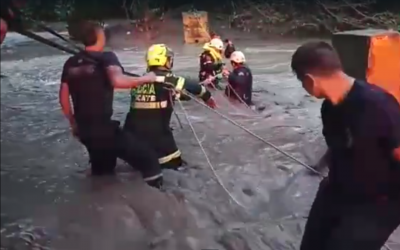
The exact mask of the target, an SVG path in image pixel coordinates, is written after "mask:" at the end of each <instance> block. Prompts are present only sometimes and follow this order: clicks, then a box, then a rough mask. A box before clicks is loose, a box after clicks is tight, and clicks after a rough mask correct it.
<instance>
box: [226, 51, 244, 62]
mask: <svg viewBox="0 0 400 250" xmlns="http://www.w3.org/2000/svg"><path fill="white" fill-rule="evenodd" d="M230 60H231V62H235V63H244V62H246V58H245V57H244V54H243V52H242V51H234V52H233V53H232V54H231V58H230Z"/></svg>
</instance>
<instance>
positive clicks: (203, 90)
mask: <svg viewBox="0 0 400 250" xmlns="http://www.w3.org/2000/svg"><path fill="white" fill-rule="evenodd" d="M206 92H207V89H206V87H204V86H201V92H200V94H198V96H199V97H202V96H203V95H204V94H205V93H206Z"/></svg>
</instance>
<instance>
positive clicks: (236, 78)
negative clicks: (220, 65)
mask: <svg viewBox="0 0 400 250" xmlns="http://www.w3.org/2000/svg"><path fill="white" fill-rule="evenodd" d="M230 61H231V65H232V68H233V71H232V72H229V71H227V70H226V71H224V72H223V74H224V76H225V77H227V78H228V85H227V86H226V88H225V95H226V96H227V97H228V98H230V99H233V100H237V101H239V102H244V103H246V104H247V105H248V106H251V105H253V103H252V101H251V99H252V98H251V97H252V92H253V74H252V73H251V70H250V69H249V68H248V67H247V66H246V65H245V62H246V58H245V57H244V54H243V53H242V52H241V51H234V52H233V53H232V54H231V57H230Z"/></svg>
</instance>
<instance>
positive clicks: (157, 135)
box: [124, 44, 215, 169]
mask: <svg viewBox="0 0 400 250" xmlns="http://www.w3.org/2000/svg"><path fill="white" fill-rule="evenodd" d="M146 62H147V69H148V71H149V72H152V73H154V74H156V75H157V79H158V80H157V82H159V81H162V82H164V84H158V83H154V82H149V83H148V84H146V85H143V86H140V87H138V88H136V89H132V91H131V106H130V110H129V113H128V114H127V116H126V120H125V126H124V129H125V130H127V131H129V132H131V133H133V134H134V135H136V136H138V137H139V138H142V139H143V140H144V141H146V142H148V144H149V146H150V147H152V148H153V149H154V150H155V151H156V152H157V154H158V161H159V163H160V165H161V167H162V168H163V169H178V168H179V167H180V166H182V163H183V162H182V158H181V151H180V150H179V149H178V147H177V145H176V143H175V139H174V135H173V133H172V131H171V129H170V121H171V116H172V113H173V105H174V99H173V94H174V93H173V92H175V91H176V92H181V91H187V92H189V93H191V94H192V95H195V96H198V97H199V98H201V99H202V100H203V101H204V102H205V103H206V104H207V105H208V106H210V107H211V108H215V102H214V100H213V98H212V97H211V93H210V92H209V91H208V90H207V89H206V88H205V87H204V86H202V85H200V84H199V83H198V82H192V81H190V80H188V79H185V78H183V77H179V76H176V75H174V74H173V73H172V71H171V70H172V67H173V63H174V53H173V51H172V50H171V49H170V48H168V47H167V46H166V45H165V44H155V45H152V46H151V47H150V48H149V49H148V51H147V55H146Z"/></svg>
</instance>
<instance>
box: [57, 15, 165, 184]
mask: <svg viewBox="0 0 400 250" xmlns="http://www.w3.org/2000/svg"><path fill="white" fill-rule="evenodd" d="M81 29H82V32H81V34H82V35H81V36H82V37H80V40H81V42H82V43H83V44H84V45H85V52H81V53H80V54H79V55H76V56H72V57H70V58H69V59H68V60H67V62H66V63H65V65H64V69H63V73H62V79H61V86H60V104H61V107H62V110H63V113H64V115H65V116H66V117H67V119H68V121H69V123H70V125H71V128H72V130H73V133H74V135H75V136H77V137H78V138H79V140H80V141H81V142H82V143H83V144H84V145H85V146H86V148H87V150H88V152H89V157H90V161H91V170H92V174H93V175H107V174H113V173H114V169H115V166H116V160H117V157H118V158H121V159H123V160H124V161H126V162H127V163H129V164H130V165H131V166H133V167H135V168H136V169H138V170H139V171H140V172H141V174H142V176H143V178H144V180H145V181H146V182H147V183H148V184H149V185H150V186H154V187H157V188H160V187H161V186H162V181H163V179H162V174H161V169H160V165H159V163H158V158H157V155H156V154H155V152H154V150H153V149H152V148H149V147H147V145H146V143H145V142H143V141H140V140H138V139H137V138H136V137H135V136H134V135H132V134H129V133H127V132H124V131H122V130H121V129H120V127H119V122H117V121H113V120H111V116H112V114H113V107H112V106H113V97H114V88H119V89H130V88H132V87H137V86H139V85H141V84H145V83H148V82H155V81H156V76H155V74H154V73H153V74H147V75H145V76H142V77H128V76H125V75H124V74H123V68H122V66H121V64H120V62H119V61H118V58H117V57H116V55H115V54H114V53H113V52H104V51H103V49H104V46H105V35H104V31H103V29H102V27H101V26H99V25H97V24H94V23H90V22H85V23H83V25H82V26H81ZM87 55H89V56H90V57H92V58H95V59H96V60H97V62H98V63H94V62H93V61H91V60H87ZM70 96H71V97H72V101H73V108H74V110H73V111H72V108H71V103H70Z"/></svg>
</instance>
